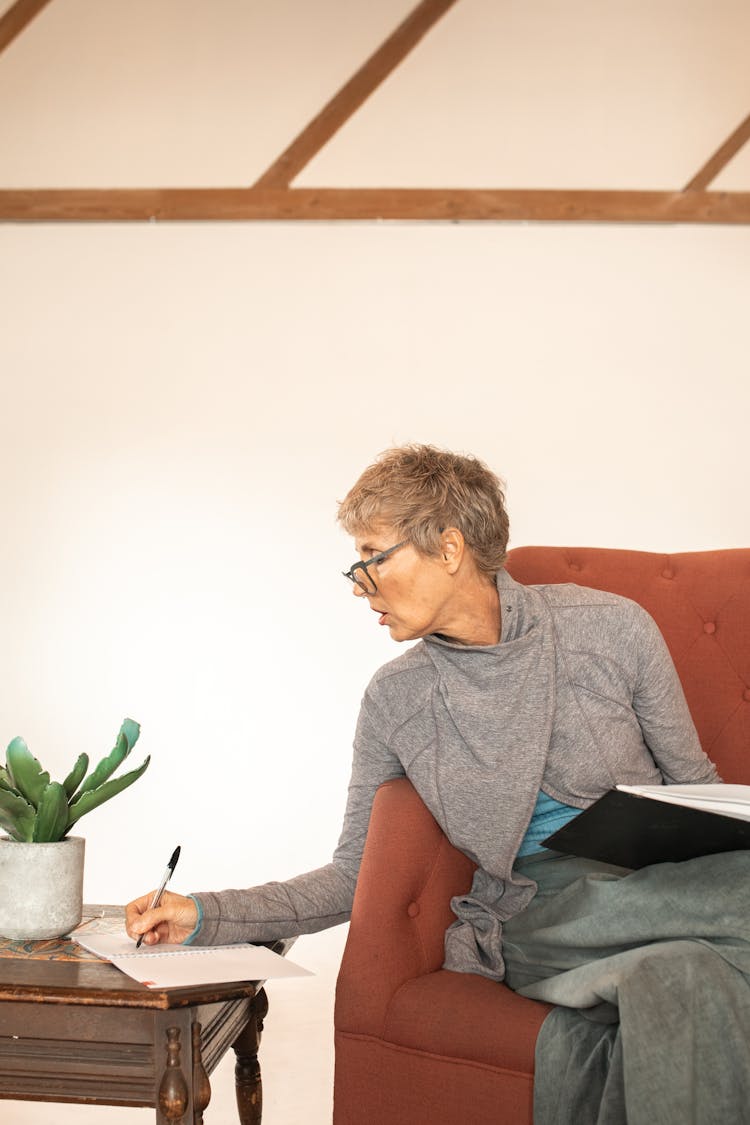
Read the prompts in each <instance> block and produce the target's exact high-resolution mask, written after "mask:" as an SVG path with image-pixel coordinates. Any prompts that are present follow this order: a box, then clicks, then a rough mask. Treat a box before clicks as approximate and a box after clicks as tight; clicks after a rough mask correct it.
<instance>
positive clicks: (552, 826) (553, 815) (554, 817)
mask: <svg viewBox="0 0 750 1125" xmlns="http://www.w3.org/2000/svg"><path fill="white" fill-rule="evenodd" d="M580 812H583V809H575V808H573V806H572V805H564V804H563V803H562V801H556V800H555V798H554V797H549V796H548V795H547V794H546V793H545V792H544V790H543V789H540V790H539V796H538V797H537V799H536V804H535V805H534V811H533V813H532V814H531V820H530V821H529V827H528V828H527V829H526V835H525V836H524V838H523V840H522V841H521V847H520V848H519V849H518V854H519V855H520V856H521V855H533V853H534V852H541V851H543V850H544V849H543V847H542V840H546V839H547V837H548V836H551V835H552V833H553V832H557V830H558V828H562V826H563V824H567V823H568V821H569V820H572V819H573V817H574V816H578V814H579V813H580Z"/></svg>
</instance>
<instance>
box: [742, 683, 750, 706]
mask: <svg viewBox="0 0 750 1125" xmlns="http://www.w3.org/2000/svg"><path fill="white" fill-rule="evenodd" d="M742 698H743V699H744V700H745V702H746V703H750V687H746V688H745V690H744V691H743V693H742Z"/></svg>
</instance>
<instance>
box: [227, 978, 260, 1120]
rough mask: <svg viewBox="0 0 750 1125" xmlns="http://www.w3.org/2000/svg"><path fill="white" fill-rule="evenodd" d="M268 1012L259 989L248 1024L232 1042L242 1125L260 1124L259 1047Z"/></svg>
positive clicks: (238, 1107)
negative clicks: (235, 1060)
mask: <svg viewBox="0 0 750 1125" xmlns="http://www.w3.org/2000/svg"><path fill="white" fill-rule="evenodd" d="M267 1012H268V998H267V996H266V994H265V992H264V991H263V989H262V988H261V989H260V991H259V992H258V994H257V995H256V997H255V999H254V1000H253V1006H252V1012H251V1015H250V1022H249V1023H248V1025H247V1027H246V1028H245V1030H244V1031H243V1032H242V1034H241V1035H239V1036H238V1038H237V1040H236V1041H235V1043H234V1052H235V1054H236V1056H237V1065H236V1066H235V1068H234V1077H235V1088H236V1092H237V1109H238V1110H239V1115H240V1121H241V1122H242V1125H260V1119H261V1114H262V1113H263V1091H262V1089H261V1083H260V1064H259V1062H258V1048H259V1046H260V1035H261V1032H262V1031H263V1020H264V1019H265V1017H266V1014H267Z"/></svg>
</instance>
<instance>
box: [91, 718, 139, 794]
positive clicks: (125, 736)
mask: <svg viewBox="0 0 750 1125" xmlns="http://www.w3.org/2000/svg"><path fill="white" fill-rule="evenodd" d="M140 733H141V728H140V727H139V725H138V723H136V722H133V720H132V719H125V721H124V723H123V724H122V726H121V727H120V733H119V734H118V736H117V742H116V743H115V745H114V749H113V750H112V751H111V752H110V753H109V754H108V755H107V757H106V758H102V760H101V762H99V765H98V766H97V767H96V769H95V770H93V771H92V772H91V773H90V774H89V776H88V777H87V778H86V780H85V781H84V783H83V785H82V786H81V791H80V793H79V798H80V797H81V796H83V794H84V793H88V792H90V791H91V790H94V789H98V788H99V786H100V785H102V783H103V782H105V781H106V780H107V778H108V777H111V776H112V774H113V773H114V772H115V770H116V769H117V767H118V766H119V765H120V764H121V763H122V762H124V761H125V759H126V758H127V756H128V754H129V753H130V751H131V750H132V749H133V747H134V746H135V744H136V742H137V741H138V735H139V734H140ZM118 792H119V790H118ZM105 800H106V798H105ZM92 807H93V806H92Z"/></svg>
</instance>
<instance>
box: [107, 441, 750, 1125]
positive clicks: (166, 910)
mask: <svg viewBox="0 0 750 1125" xmlns="http://www.w3.org/2000/svg"><path fill="white" fill-rule="evenodd" d="M339 520H340V522H341V524H342V525H343V527H344V528H345V530H346V531H347V532H349V533H350V534H351V535H352V536H353V537H354V541H355V547H356V551H357V554H358V555H359V561H358V562H355V563H354V565H353V566H352V567H351V568H350V570H348V571H347V573H346V577H347V578H348V579H350V580H351V582H352V584H353V586H352V588H353V593H354V595H355V597H356V598H357V599H358V600H359V601H361V602H362V603H363V604H364V605H366V606H368V607H369V608H370V609H371V610H372V611H374V612H375V613H376V614H377V615H378V622H379V624H380V625H381V626H383V627H385V628H387V629H388V630H389V632H390V634H391V636H392V637H393V639H394V640H396V641H418V642H419V643H418V644H415V645H412V646H410V647H409V648H408V650H407V651H406V652H404V653H403V654H402V655H401V656H399V657H398V658H397V659H395V660H393V661H392V662H390V663H389V664H386V665H385V666H384V667H383V668H381V669H380V671H379V672H377V673H376V675H375V676H374V677H373V679H372V681H371V683H370V684H369V686H368V688H367V690H366V692H365V696H364V699H363V702H362V708H361V712H360V717H359V722H358V726H357V732H356V737H355V741H354V760H353V766H352V776H351V783H350V786H349V795H348V802H347V807H346V813H345V817H344V824H343V830H342V833H341V838H340V840H339V844H338V847H337V848H336V851H335V853H334V856H333V859H332V861H331V863H329V864H328V865H327V866H325V867H321V868H319V869H318V870H315V871H310V872H308V873H306V874H304V875H300V876H298V877H297V878H294V879H290V880H289V881H287V882H283V883H267V884H265V885H263V886H259V887H254V888H250V889H248V890H226V891H221V892H218V893H216V892H201V893H198V894H195V895H191V896H189V897H183V896H181V895H177V894H171V893H170V894H167V895H166V896H165V897H164V899H163V901H162V905H161V906H159V907H158V908H157V909H155V910H149V909H148V905H149V899H150V896H148V895H144V896H143V897H142V898H140V899H137V900H136V901H135V902H134V903H131V904H130V905H129V907H128V909H127V927H128V932H129V933H130V934H131V936H133V937H137V936H139V935H140V934H145V941H146V942H147V943H155V942H158V941H162V940H167V941H192V942H196V943H198V944H217V943H230V942H238V941H266V940H270V939H274V938H278V937H282V936H286V935H289V934H301V933H311V932H314V931H316V930H320V929H323V928H325V927H327V926H333V925H336V924H337V923H339V922H343V921H345V920H346V919H347V918H348V917H349V914H350V911H351V907H352V900H353V897H354V891H355V887H356V882H357V874H358V870H359V865H360V859H361V856H362V850H363V847H364V843H365V837H366V835H367V828H368V821H369V816H370V809H371V806H372V801H373V797H374V795H375V791H376V790H377V788H378V786H379V785H381V784H382V783H383V782H384V781H387V780H389V779H391V778H395V777H401V776H404V775H408V777H409V778H410V780H411V781H412V783H413V785H414V786H415V788H416V789H417V790H418V792H419V793H420V795H421V797H422V799H423V800H424V802H425V803H426V805H427V806H428V807H429V809H430V810H431V812H432V813H433V815H434V816H435V818H436V819H437V821H438V822H439V824H440V825H441V827H442V828H443V830H444V832H445V833H446V835H447V836H448V838H449V839H450V840H451V842H452V843H453V844H455V845H456V846H457V847H458V848H460V849H462V850H463V851H464V852H466V853H467V854H468V855H469V856H470V857H471V858H472V859H473V860H474V861H475V862H476V863H477V872H476V875H475V878H474V883H473V886H472V888H471V891H470V893H468V894H467V895H465V896H462V897H460V898H458V899H455V900H454V902H453V904H452V905H453V908H454V912H455V914H456V922H455V923H454V924H453V925H452V926H451V927H450V928H449V930H448V931H447V933H446V941H445V967H446V968H447V969H452V970H454V971H458V972H476V973H482V974H484V975H485V976H489V977H491V978H494V979H497V980H501V979H505V980H506V981H507V982H508V983H509V984H510V986H511V987H512V988H515V989H517V990H519V991H522V992H523V993H524V994H525V995H528V996H535V997H538V998H541V999H548V1000H551V1001H552V1002H553V1003H555V1004H558V1005H560V1007H558V1008H556V1009H555V1010H553V1012H552V1013H551V1015H550V1016H549V1017H548V1019H547V1020H546V1022H545V1025H544V1027H543V1029H542V1033H541V1035H540V1040H539V1048H538V1053H537V1077H536V1102H535V1105H536V1108H535V1119H536V1120H537V1122H539V1123H542V1122H545V1123H546V1122H553V1121H554V1122H560V1123H562V1122H575V1125H580V1123H584V1122H588V1121H591V1122H605V1121H606V1122H608V1123H610V1125H614V1123H617V1122H625V1121H627V1122H629V1123H630V1125H633V1123H636V1122H639V1123H640V1122H643V1123H645V1122H649V1123H651V1122H655V1121H658V1122H660V1123H662V1125H671V1123H674V1125H677V1123H679V1125H683V1123H684V1122H687V1121H701V1122H713V1121H717V1122H718V1121H722V1122H726V1123H727V1125H729V1123H730V1122H739V1121H741V1120H747V1118H743V1117H742V1114H743V1113H746V1112H747V1104H748V1093H749V1092H750V1091H749V1088H748V1079H747V1069H748V1068H747V1059H746V1054H747V1051H746V1047H745V1042H746V1040H747V1037H748V1033H749V1032H750V990H748V986H747V984H746V978H745V976H744V974H745V973H747V972H750V951H749V950H750V947H749V946H748V942H747V938H748V929H749V927H750V922H749V919H750V893H749V892H748V889H747V888H748V887H749V886H750V881H749V880H748V878H747V876H748V874H750V862H749V861H748V857H747V853H731V854H730V855H723V856H711V857H707V858H705V859H702V860H693V861H690V862H689V863H686V864H679V865H674V864H661V865H655V866H654V867H651V868H646V869H644V870H642V871H639V872H633V873H630V872H628V871H626V870H624V869H622V868H614V867H611V866H608V865H605V864H602V863H595V862H593V861H590V860H582V859H575V858H570V857H565V856H561V855H559V854H558V853H554V852H550V851H548V850H545V849H544V848H543V846H542V841H543V840H544V839H545V838H546V837H547V836H549V835H550V834H551V833H552V832H554V831H555V830H556V829H557V828H558V827H560V826H561V825H563V824H564V823H565V822H566V821H568V820H570V819H571V818H573V817H575V816H576V815H577V814H578V813H579V812H580V811H581V810H582V809H585V808H586V807H587V806H588V805H590V804H591V803H592V802H593V801H594V800H596V799H597V798H598V797H600V796H601V795H602V794H603V793H605V792H606V791H607V790H609V789H611V788H612V787H613V786H614V785H616V784H619V783H629V784H643V783H659V782H662V781H663V782H664V783H666V784H670V783H691V782H710V781H715V780H716V779H717V775H716V770H715V768H714V766H713V765H712V764H711V762H710V761H709V760H708V758H707V757H706V756H705V754H704V753H703V751H702V750H701V747H700V745H699V742H698V738H697V735H696V732H695V729H694V727H693V724H692V721H691V718H690V714H689V712H688V709H687V706H686V703H685V700H684V697H683V693H682V690H681V687H680V683H679V680H678V678H677V675H676V672H675V670H674V667H673V665H672V662H671V659H670V657H669V654H668V651H667V648H666V645H665V643H664V641H663V639H662V637H661V635H660V633H659V631H658V629H657V628H656V626H655V624H654V623H653V621H652V620H651V618H650V617H649V616H648V614H647V613H646V612H645V611H644V610H643V609H641V608H640V607H639V606H638V605H636V604H635V603H633V602H631V601H629V600H627V599H624V598H621V597H617V596H614V595H611V594H606V593H601V592H598V591H595V590H589V589H583V588H581V587H576V586H570V585H565V586H545V587H524V586H521V585H519V584H518V583H517V582H515V581H514V580H513V579H512V578H511V577H510V576H509V574H508V573H507V572H506V571H505V570H504V569H503V562H504V559H505V554H506V545H507V540H508V518H507V515H506V511H505V504H504V496H503V491H502V487H501V484H500V481H499V480H498V478H497V477H496V476H495V475H494V474H493V473H492V472H490V470H489V469H488V468H487V467H486V466H485V465H484V464H482V463H481V462H480V461H478V460H476V459H475V458H472V457H466V456H459V455H456V454H453V453H450V452H447V451H442V450H438V449H435V448H433V447H431V446H406V447H403V448H398V449H393V450H390V451H388V452H387V453H385V454H384V455H383V456H381V457H380V458H379V459H378V460H377V461H376V462H375V464H373V465H371V466H370V467H369V468H368V469H366V470H365V472H364V473H363V474H362V476H361V477H360V479H359V480H358V481H357V483H356V484H355V485H354V487H353V488H352V489H351V491H350V492H349V494H348V495H347V497H346V498H345V500H344V501H343V503H342V504H341V505H340V508H339ZM738 887H739V888H740V890H738V889H737V888H738ZM686 982H688V983H686ZM696 1002H697V1003H699V1004H700V1005H701V1011H700V1019H697V1018H696V1016H695V1004H696ZM618 1007H619V1020H618ZM728 1013H731V1019H730V1018H729V1016H728ZM698 1025H700V1035H699V1028H698ZM717 1026H721V1028H722V1032H721V1033H722V1036H723V1051H722V1053H721V1054H722V1059H721V1060H717V1057H716V1056H717V1055H718V1054H719V1053H718V1052H713V1051H712V1052H703V1054H702V1056H701V1051H700V1050H698V1049H697V1046H696V1045H700V1043H702V1042H704V1040H705V1036H706V1035H707V1034H709V1035H711V1034H717V1032H716V1028H717ZM712 1029H713V1030H712ZM686 1051H687V1052H688V1055H687V1057H688V1058H689V1060H690V1061H689V1074H688V1075H687V1079H686V1074H685V1071H684V1062H682V1061H680V1062H679V1065H678V1063H677V1062H676V1061H675V1060H679V1059H680V1056H681V1054H683V1053H684V1052H686ZM670 1052H671V1054H670ZM668 1056H669V1057H668ZM670 1059H671V1061H670ZM722 1067H723V1069H722ZM562 1073H565V1074H566V1082H565V1084H564V1085H563V1086H562V1087H561V1084H560V1082H559V1076H560V1074H562ZM730 1074H731V1075H732V1077H731V1079H729V1078H727V1081H724V1078H725V1077H727V1076H728V1075H730ZM573 1076H577V1078H574V1077H573ZM706 1106H710V1108H706ZM701 1114H703V1115H702V1116H701Z"/></svg>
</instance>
